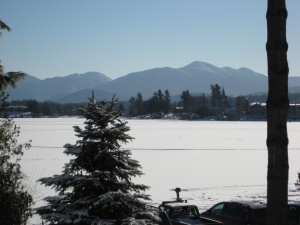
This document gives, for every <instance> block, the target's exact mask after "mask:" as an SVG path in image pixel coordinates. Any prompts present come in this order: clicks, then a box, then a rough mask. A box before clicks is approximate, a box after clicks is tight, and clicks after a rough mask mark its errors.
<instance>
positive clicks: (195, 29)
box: [0, 0, 300, 79]
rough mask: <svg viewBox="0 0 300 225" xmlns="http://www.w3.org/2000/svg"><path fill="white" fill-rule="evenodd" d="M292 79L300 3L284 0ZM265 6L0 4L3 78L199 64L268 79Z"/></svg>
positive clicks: (132, 1)
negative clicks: (7, 28)
mask: <svg viewBox="0 0 300 225" xmlns="http://www.w3.org/2000/svg"><path fill="white" fill-rule="evenodd" d="M286 4H287V9H288V13H289V16H288V19H287V41H288V44H289V50H288V62H289V68H290V73H289V74H290V76H300V61H299V60H300V43H299V41H300V31H299V30H300V29H299V28H300V13H299V12H300V1H299V0H287V1H286ZM266 10H267V0H0V19H1V20H2V21H3V22H5V23H6V24H7V25H9V26H10V27H11V28H12V31H11V32H6V31H3V33H2V37H1V38H0V59H1V61H2V65H3V66H4V68H5V71H6V72H8V71H23V72H25V73H28V74H30V75H33V76H36V77H38V78H41V79H44V78H48V77H54V76H66V75H69V74H73V73H85V72H89V71H97V72H101V73H104V74H105V75H106V76H108V77H110V78H112V79H115V78H117V77H120V76H124V75H126V74H128V73H131V72H136V71H142V70H146V69H152V68H156V67H172V68H179V67H183V66H185V65H187V64H189V63H191V62H193V61H203V62H208V63H211V64H213V65H215V66H218V67H223V66H229V67H232V68H240V67H248V68H250V69H252V70H254V71H256V72H259V73H262V74H265V75H267V55H266V50H265V45H266V41H267V35H266V34H267V23H266Z"/></svg>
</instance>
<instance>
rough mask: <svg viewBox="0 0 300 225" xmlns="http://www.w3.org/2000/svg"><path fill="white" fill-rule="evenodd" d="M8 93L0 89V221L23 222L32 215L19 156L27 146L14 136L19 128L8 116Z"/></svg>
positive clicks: (3, 222)
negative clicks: (20, 143) (18, 141)
mask: <svg viewBox="0 0 300 225" xmlns="http://www.w3.org/2000/svg"><path fill="white" fill-rule="evenodd" d="M7 98H8V95H7V94H5V92H4V91H1V93H0V101H1V104H0V114H1V119H0V224H1V225H2V224H3V225H4V224H5V225H16V224H17V225H19V224H26V221H27V220H28V219H29V218H30V217H31V215H32V205H33V199H32V196H31V195H30V193H29V192H28V191H27V190H26V186H25V185H24V183H23V181H24V175H23V173H22V171H21V166H20V160H21V157H22V155H23V149H24V148H25V149H28V148H29V147H30V144H29V143H26V144H23V145H19V144H18V143H17V138H18V136H19V133H20V130H19V127H17V126H16V125H15V124H14V122H13V120H12V119H10V118H8V117H7V115H6V113H5V109H6V108H7Z"/></svg>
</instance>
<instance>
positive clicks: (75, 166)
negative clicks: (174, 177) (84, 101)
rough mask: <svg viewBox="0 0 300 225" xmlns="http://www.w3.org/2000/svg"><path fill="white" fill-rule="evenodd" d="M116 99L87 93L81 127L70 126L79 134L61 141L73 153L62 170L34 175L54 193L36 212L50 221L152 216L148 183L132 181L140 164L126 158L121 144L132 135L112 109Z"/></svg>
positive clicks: (83, 221)
mask: <svg viewBox="0 0 300 225" xmlns="http://www.w3.org/2000/svg"><path fill="white" fill-rule="evenodd" d="M116 104H117V100H114V99H112V101H111V102H107V101H101V102H98V101H96V100H95V98H94V96H93V97H92V98H90V102H89V104H88V106H87V108H86V109H85V108H80V109H79V110H80V111H81V112H82V115H83V116H84V118H85V122H84V127H83V128H82V127H80V126H75V127H74V131H75V133H76V136H77V137H78V138H79V140H78V141H77V142H76V144H66V145H65V146H64V147H65V154H67V155H70V156H72V159H71V160H70V161H69V163H67V164H66V165H65V167H64V170H63V173H62V174H61V175H55V176H53V177H47V178H42V179H40V180H39V181H40V182H41V183H43V184H44V185H46V186H52V187H53V188H55V190H56V191H57V192H59V195H58V196H53V197H47V198H46V199H45V200H46V201H47V202H48V205H47V206H44V207H40V208H38V209H37V212H38V213H39V214H40V215H41V217H42V218H43V219H44V220H46V221H48V222H49V223H50V224H66V223H72V224H96V223H98V222H99V221H102V220H118V221H119V222H122V221H124V220H128V219H134V218H141V217H142V218H145V215H148V216H149V215H151V216H150V219H151V220H153V221H157V220H158V217H157V215H155V214H151V213H148V210H147V204H146V201H147V200H150V198H149V196H148V195H146V194H145V193H144V192H145V191H146V190H147V189H148V188H149V187H148V186H145V185H142V184H135V183H133V182H132V177H136V176H141V175H142V174H143V173H142V171H141V170H140V168H141V166H140V164H139V163H138V161H136V160H133V159H131V157H130V156H131V152H130V150H126V149H123V148H122V147H123V145H125V144H126V143H128V142H129V141H131V140H132V139H133V138H132V137H131V136H130V135H128V134H127V132H128V131H129V130H130V128H129V127H128V126H127V122H125V121H123V120H122V119H121V118H120V116H121V115H122V114H121V112H120V111H116V109H115V106H116Z"/></svg>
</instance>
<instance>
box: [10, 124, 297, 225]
mask: <svg viewBox="0 0 300 225" xmlns="http://www.w3.org/2000/svg"><path fill="white" fill-rule="evenodd" d="M15 122H16V124H17V125H19V126H20V127H21V135H20V137H19V143H24V142H26V141H28V140H32V147H31V148H30V149H29V150H28V151H26V152H25V154H24V157H23V159H22V161H21V164H22V169H23V171H24V172H25V173H26V174H27V175H28V177H29V179H30V182H29V185H30V186H31V187H33V190H34V195H35V200H36V205H37V206H40V205H42V204H44V202H43V201H42V199H43V198H44V197H46V196H49V195H52V194H54V192H53V190H50V189H49V188H45V187H44V186H40V185H39V183H36V180H37V179H38V178H41V177H47V176H52V175H54V174H59V173H61V171H62V168H63V165H64V163H66V162H68V160H69V158H68V157H67V156H66V155H64V154H63V151H64V148H63V147H62V146H63V145H64V144H66V143H72V144H74V143H75V142H76V140H77V139H76V136H75V135H74V134H75V133H74V131H73V126H74V125H82V124H83V122H84V119H79V118H43V119H15ZM128 122H129V123H128V125H129V127H130V128H131V131H130V132H129V133H130V135H131V136H132V137H134V138H135V139H134V140H133V141H132V142H130V143H128V144H127V145H126V146H124V148H127V149H130V150H131V151H132V158H133V159H136V160H138V161H139V162H140V164H141V165H142V167H143V172H144V175H143V176H142V177H140V178H136V179H135V182H136V183H142V184H146V185H148V186H150V187H151V188H150V189H149V191H148V192H147V193H148V194H150V195H151V197H152V204H154V205H156V204H159V203H160V202H161V201H162V200H170V199H171V198H174V197H175V192H174V191H173V189H174V188H176V187H180V188H181V189H182V192H181V197H183V198H185V199H188V200H189V202H191V203H194V204H196V205H197V206H198V208H199V210H200V211H203V210H205V209H207V208H208V207H210V206H212V205H213V204H215V203H217V202H219V201H223V200H233V199H256V200H262V201H265V199H266V182H267V180H266V176H267V147H266V130H267V123H266V122H225V121H222V122H218V121H181V120H128ZM288 135H289V165H290V176H289V199H290V200H295V201H300V191H297V189H296V188H295V185H294V183H295V182H296V180H297V173H298V171H300V163H299V162H300V140H299V136H300V123H299V122H291V123H288ZM38 222H39V219H38V217H37V216H35V217H34V218H33V219H32V220H31V221H30V224H34V223H38Z"/></svg>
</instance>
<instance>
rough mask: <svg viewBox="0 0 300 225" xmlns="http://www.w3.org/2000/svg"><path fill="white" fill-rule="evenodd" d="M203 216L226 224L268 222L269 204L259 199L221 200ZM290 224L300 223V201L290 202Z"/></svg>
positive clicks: (261, 224) (242, 224)
mask: <svg viewBox="0 0 300 225" xmlns="http://www.w3.org/2000/svg"><path fill="white" fill-rule="evenodd" d="M201 216H204V217H207V218H210V219H213V220H218V221H220V222H223V224H224V225H246V224H251V225H252V224H259V225H265V224H267V205H266V203H263V202H258V201H229V202H220V203H218V204H216V205H214V206H213V207H211V208H210V209H209V210H207V211H205V212H203V213H201ZM288 224H289V225H296V224H297V225H300V203H289V204H288Z"/></svg>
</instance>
